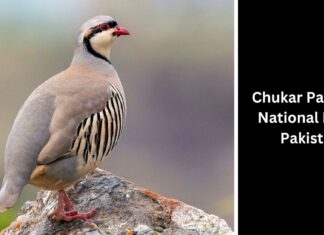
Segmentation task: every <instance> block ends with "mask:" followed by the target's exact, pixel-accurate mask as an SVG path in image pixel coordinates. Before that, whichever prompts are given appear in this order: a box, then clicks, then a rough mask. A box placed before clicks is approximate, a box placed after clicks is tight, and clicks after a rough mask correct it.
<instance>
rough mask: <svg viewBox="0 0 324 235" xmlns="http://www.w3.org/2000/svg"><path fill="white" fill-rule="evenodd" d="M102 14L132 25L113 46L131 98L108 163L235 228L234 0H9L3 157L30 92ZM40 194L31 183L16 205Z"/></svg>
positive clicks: (1, 40) (1, 69)
mask: <svg viewBox="0 0 324 235" xmlns="http://www.w3.org/2000/svg"><path fill="white" fill-rule="evenodd" d="M100 14H105V15H111V16H112V17H114V18H115V19H116V20H117V22H118V23H119V24H120V25H122V26H124V27H126V28H127V29H129V31H130V32H131V37H123V38H119V40H117V42H116V43H115V45H114V48H113V51H112V62H113V64H114V66H115V68H116V70H117V71H118V73H119V76H120V77H121V80H122V82H123V85H124V89H125V92H126V96H127V104H128V112H127V122H126V126H125V129H124V133H123V135H122V138H121V139H120V141H119V143H118V146H117V147H116V148H115V149H114V151H113V153H112V154H111V155H110V157H109V159H107V160H106V161H105V162H104V164H103V165H102V168H104V169H106V170H108V171H111V172H113V173H115V174H117V175H119V176H122V177H124V178H126V179H129V180H131V181H133V182H135V183H137V184H139V185H142V186H144V187H147V188H150V189H151V190H153V191H156V192H158V193H160V194H162V195H166V196H168V197H173V198H177V199H180V200H183V201H185V202H186V203H189V204H191V205H194V206H197V207H199V208H201V209H203V210H205V211H207V212H209V213H214V214H216V215H219V216H221V217H223V218H224V219H226V221H227V222H228V223H229V224H230V226H232V227H233V217H234V202H233V200H234V196H233V195H234V137H233V134H234V72H233V71H234V59H233V54H234V48H233V45H234V42H233V40H234V39H233V38H234V27H233V25H234V15H233V14H234V13H233V1H232V0H204V1H198V0H178V1H171V0H168V1H166V0H163V1H162V0H155V1H148V0H147V1H144V0H142V1H131V0H127V1H126V0H119V1H107V0H91V1H90V0H70V1H64V0H56V1H49V0H30V1H18V0H6V1H1V2H0V110H1V112H0V153H1V156H3V153H4V147H5V143H6V139H7V136H8V134H9V131H10V128H11V126H12V123H13V121H14V118H15V116H16V114H17V112H18V110H19V108H20V107H21V105H22V104H23V102H24V100H25V99H26V97H27V96H28V95H29V94H30V93H31V92H32V91H33V89H35V88H36V86H37V85H39V84H40V83H42V82H44V81H45V80H46V79H48V78H49V77H51V76H53V75H54V74H56V73H58V72H60V71H62V70H63V69H65V68H66V67H67V66H68V65H69V63H70V61H71V58H72V55H73V48H74V41H75V37H76V34H77V32H78V30H79V27H80V26H81V24H82V23H83V22H84V21H86V20H87V19H88V18H91V17H93V16H95V15H100ZM0 159H1V160H0V166H1V170H0V175H1V176H0V179H2V176H3V175H2V172H3V171H2V170H3V169H2V164H3V157H0ZM35 192H36V190H35V188H33V187H31V186H28V187H26V189H25V190H24V192H23V194H22V197H21V199H20V201H19V203H18V205H17V206H16V207H15V208H14V209H11V212H16V210H17V208H19V207H20V206H21V204H22V203H23V202H24V201H26V200H32V199H34V198H35ZM0 219H1V215H0Z"/></svg>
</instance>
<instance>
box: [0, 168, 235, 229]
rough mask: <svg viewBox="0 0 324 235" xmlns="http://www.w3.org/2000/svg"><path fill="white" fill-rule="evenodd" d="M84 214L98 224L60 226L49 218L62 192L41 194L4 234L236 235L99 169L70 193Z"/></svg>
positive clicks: (197, 212) (197, 211)
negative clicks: (85, 212) (94, 211)
mask: <svg viewBox="0 0 324 235" xmlns="http://www.w3.org/2000/svg"><path fill="white" fill-rule="evenodd" d="M68 194H69V196H70V198H71V200H72V202H73V203H74V204H75V205H76V207H77V208H78V210H79V211H80V212H84V211H89V210H90V209H93V208H96V209H97V214H96V215H94V216H93V217H92V218H91V219H93V220H94V222H93V223H92V222H84V221H75V222H70V223H65V222H62V223H58V222H53V221H50V220H49V219H48V217H47V215H48V214H50V213H51V212H52V211H53V210H54V209H55V208H56V205H57V194H56V193H55V192H50V191H43V190H42V191H40V192H39V193H38V195H37V200H36V201H33V202H26V203H25V204H24V205H23V207H22V208H21V212H20V214H19V216H18V218H17V219H16V221H14V222H13V223H12V224H11V225H10V226H9V227H8V228H7V229H6V230H4V231H2V234H32V235H43V234H62V235H63V234H64V235H65V234H75V235H76V234H87V235H104V234H105V235H111V234H116V235H155V234H163V235H169V234H170V235H171V234H172V235H187V234H188V235H196V234H197V235H200V234H204V235H205V234H206V235H208V234H215V235H232V234H233V232H232V230H231V229H230V228H229V226H228V225H227V224H226V222H225V221H224V220H222V219H220V218H219V217H217V216H215V215H210V214H207V213H205V212H203V211H202V210H200V209H197V208H195V207H192V206H189V205H187V204H185V203H183V202H181V201H178V200H175V199H170V198H166V197H163V196H161V195H158V194H156V193H154V192H152V191H150V190H148V189H145V188H141V187H138V186H136V185H134V184H133V183H131V182H128V181H126V180H124V179H121V178H119V177H117V176H114V175H113V174H111V173H108V172H106V171H103V170H99V169H98V170H96V171H95V172H94V173H92V174H89V175H88V176H87V177H85V178H84V179H82V180H81V181H79V182H77V183H76V184H75V185H74V187H73V189H70V190H69V192H68Z"/></svg>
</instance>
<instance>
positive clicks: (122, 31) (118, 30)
mask: <svg viewBox="0 0 324 235" xmlns="http://www.w3.org/2000/svg"><path fill="white" fill-rule="evenodd" d="M115 34H116V35H117V36H120V35H129V32H128V30H127V29H125V28H123V27H120V26H116V31H115Z"/></svg>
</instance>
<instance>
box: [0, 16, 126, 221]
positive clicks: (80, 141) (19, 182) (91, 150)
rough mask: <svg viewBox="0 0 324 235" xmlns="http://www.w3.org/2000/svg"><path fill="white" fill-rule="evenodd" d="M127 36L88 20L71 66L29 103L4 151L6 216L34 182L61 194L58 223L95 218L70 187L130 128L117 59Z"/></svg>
mask: <svg viewBox="0 0 324 235" xmlns="http://www.w3.org/2000/svg"><path fill="white" fill-rule="evenodd" d="M123 35H130V33H129V31H128V30H127V29H126V28H124V27H121V26H119V25H118V24H117V22H116V20H115V19H114V18H112V17H111V16H106V15H99V16H95V17H93V18H91V19H89V20H88V21H86V22H85V23H84V24H83V25H82V26H81V28H80V31H79V33H78V36H77V38H76V46H75V49H74V55H73V58H72V62H71V64H70V65H69V66H68V67H67V69H65V70H64V71H62V72H60V73H58V74H56V75H54V76H53V77H51V78H49V79H48V80H46V81H45V82H44V83H42V84H41V85H39V86H38V87H37V88H36V89H35V90H34V91H33V92H32V93H31V94H30V96H29V97H28V98H27V99H26V101H25V102H24V104H23V105H22V107H21V109H20V110H19V112H18V114H17V116H16V119H15V121H14V124H13V126H12V129H11V130H10V133H9V136H8V139H7V144H6V147H5V154H4V177H3V181H2V187H1V191H0V212H3V211H5V210H7V209H8V208H10V207H12V206H14V204H15V203H16V201H17V199H18V198H19V195H20V194H21V191H22V189H23V188H24V186H26V185H27V184H31V185H34V186H36V187H38V188H41V189H45V190H51V191H57V192H58V204H57V208H56V209H55V211H54V212H53V213H51V214H50V215H49V218H50V219H52V220H54V221H66V222H69V221H75V220H90V219H89V218H90V217H91V216H93V215H94V214H95V213H96V210H95V209H94V210H91V211H88V212H84V213H81V212H78V211H77V210H76V208H75V206H74V205H73V203H72V201H71V200H70V198H69V197H68V194H67V193H66V190H67V189H68V188H70V187H72V186H73V184H75V182H76V181H77V180H79V179H81V178H82V177H84V176H85V175H86V174H88V173H90V172H92V171H94V169H95V168H96V167H98V166H99V165H100V163H101V162H102V161H103V159H105V158H106V157H107V156H108V155H109V154H110V153H111V151H112V150H113V148H114V147H115V146H116V144H117V142H118V140H119V137H120V135H121V133H122V131H123V129H124V124H125V118H126V98H125V93H124V89H123V86H122V83H121V80H120V78H119V76H118V74H117V72H116V70H115V68H114V67H113V65H112V62H111V57H110V52H111V48H112V45H113V43H114V42H115V41H116V39H117V38H119V37H120V36H123Z"/></svg>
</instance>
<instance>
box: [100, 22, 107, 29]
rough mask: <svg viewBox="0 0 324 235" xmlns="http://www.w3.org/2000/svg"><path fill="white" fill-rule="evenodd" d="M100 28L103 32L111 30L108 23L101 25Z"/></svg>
mask: <svg viewBox="0 0 324 235" xmlns="http://www.w3.org/2000/svg"><path fill="white" fill-rule="evenodd" d="M99 28H100V29H101V30H107V29H109V25H107V24H106V23H104V24H101V25H99Z"/></svg>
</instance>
